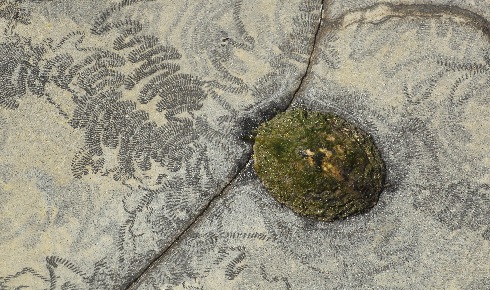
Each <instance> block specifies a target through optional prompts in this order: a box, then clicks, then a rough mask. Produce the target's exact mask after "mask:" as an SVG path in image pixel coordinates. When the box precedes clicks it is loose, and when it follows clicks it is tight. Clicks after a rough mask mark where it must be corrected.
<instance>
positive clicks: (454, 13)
mask: <svg viewBox="0 0 490 290" xmlns="http://www.w3.org/2000/svg"><path fill="white" fill-rule="evenodd" d="M331 1H332V0H322V3H321V6H320V17H319V18H320V19H319V23H318V26H317V29H316V32H315V36H314V40H313V44H312V49H311V53H310V54H309V58H308V63H307V67H306V70H305V73H304V74H303V76H302V77H301V79H300V83H299V85H298V87H297V89H296V90H295V91H294V92H293V94H292V97H291V98H290V99H289V101H288V102H287V106H286V107H285V109H284V110H282V111H286V110H288V109H289V108H290V107H291V106H292V104H293V102H294V100H295V99H296V98H297V96H298V94H299V92H301V90H302V88H303V85H304V83H305V80H306V78H307V76H308V75H309V73H310V72H311V69H312V61H313V57H314V55H315V51H316V49H317V43H318V39H319V38H320V37H321V35H322V34H323V33H326V32H327V31H331V30H335V29H339V28H342V27H344V28H345V27H346V26H349V25H351V24H354V23H358V22H373V23H380V22H384V21H386V20H388V19H390V18H394V17H396V18H405V17H425V18H437V17H448V16H449V17H454V18H459V19H462V20H464V22H465V23H466V24H468V25H471V26H473V27H474V28H476V29H478V30H480V31H482V32H483V33H484V34H485V35H486V36H487V37H488V38H489V39H490V22H489V21H488V20H487V19H486V18H484V17H483V16H481V15H479V14H477V13H475V12H472V11H470V10H467V9H463V8H460V7H457V6H453V5H437V4H390V3H380V4H375V5H372V6H369V7H366V8H363V9H358V10H354V11H349V12H347V13H345V14H343V15H342V16H339V17H337V18H335V19H328V15H327V13H326V9H327V7H330V6H329V3H331ZM383 8H385V10H384V11H383ZM376 9H379V11H378V12H381V13H378V14H376V13H372V14H368V13H369V12H373V11H376ZM363 12H364V14H363ZM356 13H357V15H356ZM351 16H354V17H351ZM366 16H367V17H366ZM349 17H351V18H349ZM322 26H325V27H323V30H321V28H322ZM251 161H252V153H251V152H250V153H249V156H248V158H247V162H246V163H245V164H244V165H243V166H242V167H241V168H240V169H239V170H237V172H236V173H235V174H234V175H233V176H232V177H231V179H230V181H229V182H228V183H227V184H226V185H225V187H223V189H222V190H221V191H220V192H218V193H217V194H216V195H215V196H213V197H212V198H211V199H210V200H209V202H208V203H207V204H206V205H205V206H204V207H203V208H202V209H201V210H200V212H199V213H198V214H197V215H196V216H195V217H194V218H193V219H192V220H191V221H190V222H189V224H188V225H187V226H186V227H185V228H184V229H183V230H182V231H181V233H180V234H178V235H177V236H176V238H175V239H174V240H173V241H172V242H171V243H170V245H169V246H168V247H166V248H165V249H164V250H163V251H162V252H161V253H160V254H159V255H158V256H157V257H155V258H154V259H153V260H152V261H151V262H150V263H149V264H148V266H147V267H145V268H144V269H142V270H141V271H140V273H139V274H138V275H137V276H136V277H135V278H134V279H133V280H132V281H131V282H129V283H128V284H127V287H126V288H125V289H127V290H130V289H136V288H137V287H138V286H139V284H140V283H141V282H142V280H143V279H144V278H145V277H146V275H147V274H148V273H149V272H150V271H151V270H152V269H153V268H155V267H156V266H157V264H158V261H159V260H161V259H162V258H164V256H165V255H166V254H167V253H168V252H169V251H171V250H172V249H173V248H175V247H176V246H177V245H178V244H179V243H180V242H181V241H182V239H183V238H184V237H185V235H186V233H187V232H189V231H190V230H191V229H193V228H194V226H195V225H197V224H198V223H199V221H200V220H202V219H203V218H204V217H205V216H206V214H207V213H208V212H209V211H210V210H211V209H212V208H213V206H214V204H215V203H217V201H218V200H220V199H221V198H222V197H224V196H225V195H226V194H227V193H228V192H229V191H230V189H231V188H232V186H233V185H234V184H235V182H236V181H237V179H238V178H239V177H240V176H241V175H242V173H243V172H244V171H245V170H246V169H247V167H248V165H249V164H250V163H251Z"/></svg>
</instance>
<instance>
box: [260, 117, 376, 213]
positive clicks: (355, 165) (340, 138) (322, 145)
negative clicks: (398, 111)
mask: <svg viewBox="0 0 490 290" xmlns="http://www.w3.org/2000/svg"><path fill="white" fill-rule="evenodd" d="M254 169H255V171H256V173H257V175H258V176H259V178H260V179H261V181H262V183H263V184H264V186H265V188H266V189H267V190H268V192H269V193H270V194H271V195H272V196H273V197H274V198H275V199H276V200H277V201H279V202H280V203H282V204H284V205H286V206H287V207H289V208H290V209H291V210H293V211H294V212H296V213H297V214H299V215H301V216H306V217H310V218H315V219H318V220H322V221H333V220H336V219H344V218H346V217H348V216H351V215H355V214H359V213H363V212H366V211H368V210H369V209H371V208H372V207H373V206H375V205H376V203H377V201H378V198H379V194H380V192H381V191H382V189H383V183H384V176H385V165H384V162H383V160H382V159H381V154H380V152H379V150H378V149H377V147H376V145H375V143H374V141H373V139H372V137H371V136H370V135H369V134H367V133H365V132H364V131H362V130H361V129H359V128H358V127H356V126H355V125H354V124H353V123H351V122H349V121H347V120H345V119H343V118H341V117H340V116H337V115H335V114H332V113H322V112H311V111H307V110H304V109H294V110H290V111H286V112H283V113H279V114H278V115H276V116H275V117H274V118H273V119H271V120H270V121H267V122H264V123H262V124H261V125H260V126H259V128H258V130H257V136H256V138H255V143H254Z"/></svg>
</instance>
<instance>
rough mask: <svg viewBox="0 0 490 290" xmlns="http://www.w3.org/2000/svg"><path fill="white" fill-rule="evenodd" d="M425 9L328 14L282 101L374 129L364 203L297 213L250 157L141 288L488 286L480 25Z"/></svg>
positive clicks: (489, 191)
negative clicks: (344, 213) (349, 211)
mask: <svg viewBox="0 0 490 290" xmlns="http://www.w3.org/2000/svg"><path fill="white" fill-rule="evenodd" d="M425 8H426V7H420V6H416V7H415V6H412V7H406V6H404V7H399V6H384V5H380V6H376V7H373V8H372V9H370V10H366V11H364V12H362V13H358V12H356V13H354V14H350V15H349V14H348V15H347V16H346V17H345V18H342V19H340V20H338V21H334V22H326V23H325V24H324V26H323V27H322V29H321V31H320V34H319V39H318V41H317V46H316V48H315V52H314V55H313V59H312V67H311V69H310V71H309V72H308V75H307V77H306V79H305V80H304V82H303V86H302V88H301V90H300V91H299V93H298V97H297V98H296V99H295V100H294V102H293V107H305V108H308V109H311V110H318V111H325V112H334V113H337V114H340V115H342V116H343V117H345V118H346V119H349V120H352V121H353V122H356V123H357V124H358V125H360V126H361V127H362V128H364V129H365V130H366V131H367V132H369V133H370V134H371V135H372V136H373V137H374V139H375V140H376V142H377V144H378V146H379V147H380V148H381V150H382V152H383V157H384V159H385V161H386V165H387V170H388V173H387V174H388V176H387V186H386V188H385V190H384V192H383V193H382V195H381V198H380V201H379V204H378V205H377V206H375V208H374V209H373V210H371V211H370V212H369V213H367V214H364V215H360V216H356V217H353V218H349V219H347V220H346V221H340V222H334V223H321V222H317V221H314V220H309V219H305V218H301V217H298V216H296V215H295V214H294V213H293V212H292V211H290V210H289V209H287V208H286V207H283V206H281V205H279V204H278V203H277V202H276V201H274V199H272V198H271V197H270V196H269V194H268V193H267V192H266V190H265V189H264V187H263V185H262V184H261V183H260V180H259V179H258V177H257V176H256V175H255V174H254V173H253V170H252V169H251V166H250V167H249V169H248V171H246V172H245V173H244V174H242V176H241V177H240V178H239V179H238V180H237V182H236V183H234V184H233V186H232V188H231V189H230V192H229V193H228V194H227V195H226V196H225V197H224V198H223V200H222V201H219V202H216V204H215V205H214V206H213V207H212V209H211V210H210V211H209V212H208V214H206V215H205V217H204V220H203V222H202V223H200V224H199V226H197V227H196V228H195V229H194V230H192V231H190V232H189V233H187V234H186V235H185V237H184V238H183V239H182V241H181V243H179V244H178V245H176V246H175V248H173V249H172V250H171V251H170V252H169V254H168V256H166V257H163V258H162V259H161V260H160V261H159V262H158V264H157V265H156V266H155V267H154V268H153V269H151V271H149V272H148V273H147V274H146V276H143V279H142V281H141V283H140V284H139V285H140V287H139V288H138V289H159V287H164V288H165V287H168V288H169V289H174V288H179V287H180V289H407V288H409V289H448V288H455V289H484V288H486V287H488V282H486V281H488V279H489V278H490V267H489V264H488V255H489V254H490V244H489V239H488V232H489V225H488V216H490V207H489V201H490V176H489V175H488V173H489V165H490V163H489V159H488V158H487V157H486V153H485V152H486V151H488V149H487V147H488V144H490V135H489V132H490V130H489V127H488V126H489V124H490V122H489V121H490V120H489V119H488V114H487V113H486V112H487V111H488V109H489V101H488V97H487V96H488V93H489V89H490V86H489V85H488V77H489V74H488V71H489V61H490V58H489V53H490V50H489V49H490V46H489V42H488V40H489V35H488V34H487V33H485V29H484V27H478V26H475V21H474V20H473V19H472V18H468V17H467V15H466V14H461V15H460V14H458V13H459V12H458V11H455V12H454V13H449V14H446V13H444V15H443V16H442V17H437V18H433V17H431V15H430V11H428V10H426V9H425ZM436 12H437V13H440V12H438V11H434V13H436ZM482 31H483V32H482Z"/></svg>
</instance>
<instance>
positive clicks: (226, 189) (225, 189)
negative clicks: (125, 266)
mask: <svg viewBox="0 0 490 290" xmlns="http://www.w3.org/2000/svg"><path fill="white" fill-rule="evenodd" d="M327 1H328V0H322V3H321V6H320V17H319V20H318V26H317V28H316V31H315V35H314V37H313V43H312V48H311V51H310V54H309V57H308V62H307V65H306V70H305V72H304V74H303V75H302V76H301V79H300V82H299V84H298V87H297V88H296V89H295V90H294V92H293V94H292V96H291V98H290V99H289V101H288V104H287V106H286V109H285V110H287V109H289V108H290V107H291V104H292V103H293V101H294V100H295V99H296V97H297V95H298V92H299V91H300V90H301V88H302V86H303V83H304V81H305V79H306V77H307V75H308V73H309V72H310V71H311V64H312V59H313V55H314V53H315V48H316V45H317V41H318V36H319V34H320V28H321V27H322V24H323V17H324V15H325V13H324V12H325V11H324V10H325V7H326V5H327ZM248 155H249V156H248V157H247V161H246V162H245V163H244V165H242V166H241V167H240V168H239V169H238V170H237V172H236V173H235V174H234V175H233V176H232V177H231V179H230V180H229V181H228V183H227V184H226V185H225V186H224V187H223V189H222V190H221V191H220V192H218V193H217V194H216V195H215V196H213V197H212V198H211V199H210V200H209V201H208V202H207V204H206V205H205V206H204V207H203V208H202V209H201V210H200V211H199V213H198V214H197V215H196V216H195V217H194V218H193V219H192V220H191V221H190V222H189V223H188V225H187V226H186V227H185V228H184V229H183V230H182V231H181V232H180V233H179V234H178V235H177V236H176V237H175V238H174V239H173V241H172V242H171V243H170V245H169V246H167V247H166V248H165V249H164V250H163V251H162V252H161V253H160V254H159V255H158V256H156V257H155V258H154V259H153V260H152V261H150V263H148V265H147V266H146V267H145V268H143V269H142V270H141V271H140V273H139V274H138V275H137V276H136V277H134V278H133V279H132V281H131V282H129V283H128V284H126V285H123V287H122V288H124V289H127V290H130V289H136V288H137V287H138V285H139V283H140V282H141V281H142V280H143V279H144V277H145V275H146V274H147V273H149V272H150V270H151V269H153V268H154V267H156V266H157V265H158V261H159V260H160V259H162V258H163V257H165V255H166V254H167V253H168V252H169V251H170V250H172V249H173V248H174V247H176V246H177V245H178V244H179V243H180V241H181V240H182V239H183V237H184V236H185V234H186V233H187V232H188V231H190V230H192V229H193V228H194V226H196V225H197V224H199V221H200V220H201V219H202V218H203V217H205V216H206V213H207V212H209V210H210V209H212V208H213V205H214V204H215V203H216V202H217V201H219V200H220V199H221V198H223V197H224V196H225V195H226V193H228V192H229V191H230V189H231V188H232V186H233V184H235V182H236V181H237V179H238V178H239V176H241V175H242V173H243V172H244V171H246V169H247V167H248V165H249V164H250V162H251V161H252V156H253V155H252V152H250V153H249V154H248Z"/></svg>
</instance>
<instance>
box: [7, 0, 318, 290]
mask: <svg viewBox="0 0 490 290" xmlns="http://www.w3.org/2000/svg"><path fill="white" fill-rule="evenodd" d="M0 9H2V10H1V11H3V12H2V14H1V17H2V19H1V29H2V31H4V33H3V34H2V38H1V43H0V45H1V49H0V51H1V55H0V80H1V82H2V86H3V87H2V88H1V89H0V116H1V117H0V120H1V122H0V124H1V130H0V134H1V136H2V137H3V138H2V141H1V143H0V146H2V147H1V148H2V151H1V155H0V172H1V175H0V176H1V178H2V179H1V183H0V184H1V187H0V192H1V195H0V196H1V201H2V202H1V203H2V205H1V214H2V218H1V221H0V223H1V228H2V231H1V235H0V241H1V243H0V244H1V246H0V253H1V254H0V256H1V258H0V288H1V289H4V288H5V289H14V288H16V287H24V286H25V287H32V288H35V289H43V288H50V289H65V288H70V289H113V288H115V289H119V288H124V287H125V285H127V284H128V283H130V282H131V281H132V280H133V279H135V277H137V276H138V275H139V273H140V272H142V271H143V270H144V269H145V267H147V266H148V265H149V264H150V263H151V262H152V261H153V260H154V259H155V258H156V257H158V256H159V255H160V254H161V253H162V252H163V251H164V250H165V249H166V247H168V246H169V245H170V244H171V243H172V242H173V241H174V240H175V238H176V237H177V236H178V235H179V234H180V233H181V232H182V231H183V230H184V229H185V228H186V227H187V225H188V224H190V223H192V222H193V220H194V219H195V218H196V217H197V216H198V215H199V214H200V212H201V211H202V210H203V209H204V208H205V207H206V205H207V204H208V203H209V202H210V200H211V199H213V198H214V197H215V196H216V195H217V194H219V192H220V191H221V190H222V189H223V188H224V186H225V185H226V184H227V183H228V182H229V181H230V180H231V179H232V178H233V176H234V175H235V174H236V173H237V172H238V170H239V169H240V168H241V167H242V164H245V163H246V160H247V159H248V158H249V156H250V153H251V145H250V144H249V143H247V142H246V141H244V140H242V132H245V131H250V130H251V128H253V127H254V126H256V125H257V124H258V122H259V121H260V118H261V116H262V115H263V114H259V113H261V112H267V111H270V110H272V111H274V110H276V109H280V108H285V106H286V104H287V103H289V100H290V99H291V98H292V95H293V92H294V91H295V90H296V89H297V88H298V86H299V83H300V78H301V77H302V76H303V75H304V73H305V70H306V67H307V63H308V60H309V57H310V54H311V50H312V48H313V40H314V36H315V31H316V29H317V27H318V24H319V19H320V3H319V1H288V3H282V1H253V2H250V1H211V2H200V1H182V2H175V1H144V0H141V1H72V2H70V3H67V2H66V1H0ZM269 109H270V110H269Z"/></svg>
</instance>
